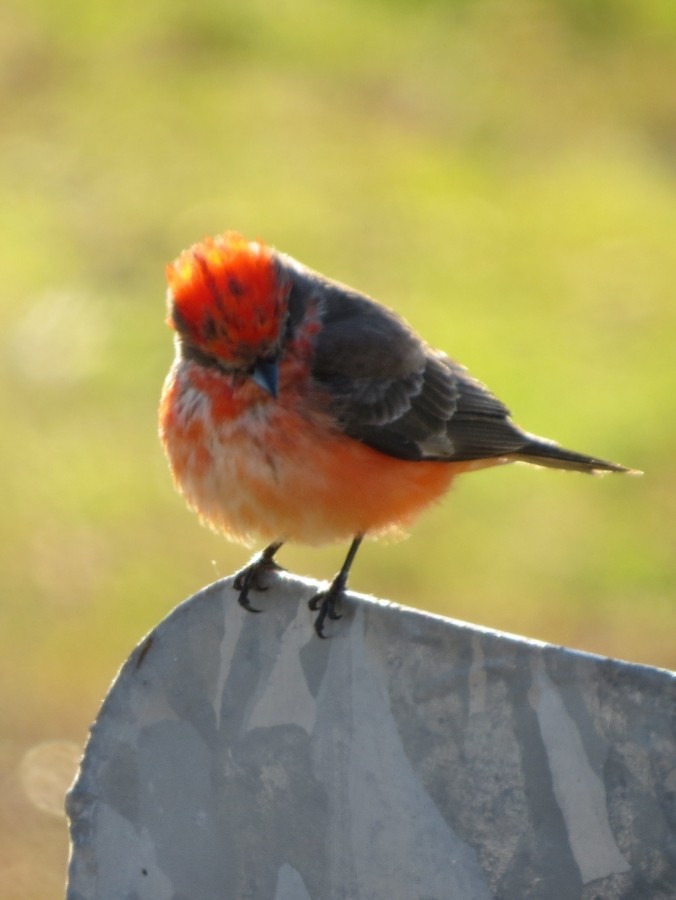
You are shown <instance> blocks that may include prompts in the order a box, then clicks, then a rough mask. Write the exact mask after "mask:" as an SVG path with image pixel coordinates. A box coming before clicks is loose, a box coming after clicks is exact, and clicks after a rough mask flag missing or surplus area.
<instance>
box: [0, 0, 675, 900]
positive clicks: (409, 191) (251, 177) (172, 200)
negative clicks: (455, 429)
mask: <svg viewBox="0 0 676 900" xmlns="http://www.w3.org/2000/svg"><path fill="white" fill-rule="evenodd" d="M675 51H676V6H674V5H673V4H672V3H670V2H669V0H644V2H641V3H637V2H634V0H549V2H547V0H503V2H500V0H492V2H490V0H476V2H470V0H462V2H461V0H455V2H442V0H438V2H432V0H428V2H424V0H423V2H421V0H416V2H413V0H410V2H405V0H398V2H397V0H390V2H387V0H345V2H337V0H330V2H329V0H320V2H314V3H313V2H311V0H282V2H279V3H269V2H263V0H254V2H220V3H219V2H216V0H201V2H199V3H195V2H188V0H175V2H169V0H145V2H138V0H137V2H129V0H117V2H115V3H113V2H105V0H102V2H93V3H88V2H85V0H60V2H58V3H54V2H52V0H9V2H6V3H4V4H3V5H2V7H1V9H0V109H1V110H2V114H1V117H0V160H1V168H0V223H1V239H0V278H1V280H2V281H1V283H2V291H1V293H0V325H1V331H0V351H1V359H0V365H1V367H2V371H1V378H0V409H1V411H2V423H1V427H0V471H1V472H2V494H1V498H2V502H1V503H0V541H1V544H0V558H1V563H0V566H1V568H0V580H1V599H0V675H1V678H2V681H1V685H0V692H1V693H0V894H1V895H2V896H3V897H4V898H6V900H14V898H16V900H32V898H38V897H39V898H57V897H60V896H61V895H62V885H63V876H64V866H65V858H66V846H67V837H66V829H65V822H64V820H63V819H62V818H59V817H58V815H57V814H56V812H58V803H59V797H60V793H59V791H60V787H59V785H60V781H59V777H61V780H63V776H59V775H58V772H56V771H51V769H50V765H51V764H50V760H51V761H52V763H53V761H54V760H57V761H58V760H59V759H61V756H60V755H59V754H62V755H65V757H66V758H67V757H68V754H69V753H72V750H73V748H77V747H78V746H80V745H81V744H82V743H83V742H84V740H85V737H86V733H87V726H88V724H89V722H90V721H91V720H92V718H93V717H94V715H95V713H96V711H97V708H98V705H99V702H100V700H101V698H102V697H103V695H104V693H105V691H106V688H107V686H108V684H109V682H110V680H111V678H112V677H113V675H114V673H115V671H116V669H117V668H118V666H119V665H120V663H121V662H122V660H123V659H124V658H125V655H126V654H127V653H128V651H129V650H130V649H131V648H132V646H133V645H134V644H135V643H136V641H137V640H138V639H139V638H140V637H141V635H143V634H144V632H145V631H146V630H147V629H149V628H151V627H152V626H153V625H154V624H155V623H156V622H157V621H158V620H159V619H160V618H162V617H163V616H164V615H166V614H167V613H168V612H169V610H170V609H171V608H172V606H173V605H174V604H176V603H177V602H178V601H180V600H182V599H183V598H185V597H186V596H188V595H190V594H191V593H193V592H194V591H195V590H197V589H198V588H200V587H201V586H203V585H204V584H206V583H207V582H209V581H212V580H214V579H215V578H217V577H219V576H221V575H226V574H228V573H230V572H232V571H233V570H234V569H236V568H237V567H239V566H240V565H242V563H243V562H244V561H245V559H246V558H247V551H245V550H243V549H241V548H237V547H232V546H229V545H228V544H227V543H226V542H225V541H223V540H222V539H219V538H218V537H216V536H215V535H212V534H210V533H209V532H207V531H206V530H204V529H202V528H200V527H199V525H198V524H197V521H196V520H195V519H194V517H193V516H192V515H191V514H190V513H189V512H188V511H187V510H186V509H185V508H184V506H183V503H182V501H181V500H180V498H178V497H177V496H175V495H174V493H173V491H172V488H171V484H170V479H169V476H168V473H167V470H166V466H165V461H164V459H163V457H162V455H161V451H160V448H159V445H158V442H157V438H156V424H155V416H156V406H157V398H158V393H159V390H160V385H161V382H162V379H163V376H164V373H165V371H166V370H167V368H168V366H169V363H170V360H171V357H172V346H171V337H170V334H169V332H168V331H167V329H166V328H165V326H164V324H163V317H164V281H163V266H164V264H165V262H166V261H168V260H169V259H171V258H172V257H173V256H174V255H175V254H176V253H177V252H178V251H179V250H180V249H181V248H182V247H184V246H185V245H187V244H189V243H192V242H193V241H194V240H196V239H198V238H200V237H201V236H203V235H204V234H206V233H213V232H218V231H220V230H223V229H226V228H235V229H238V230H241V231H242V232H243V233H245V234H246V235H247V236H250V237H260V238H263V239H264V240H266V241H268V242H270V243H272V244H274V245H276V246H278V247H279V248H280V249H283V250H285V251H286V252H289V253H291V254H292V255H294V256H296V257H297V258H299V259H300V260H302V261H303V262H305V263H307V264H308V265H310V266H312V267H314V268H317V269H319V270H321V271H323V272H325V273H326V274H328V275H331V276H333V277H336V278H339V279H340V280H342V281H346V282H348V283H351V284H353V285H355V286H356V287H359V288H360V289H362V290H365V291H367V292H369V293H371V294H373V295H374V296H376V297H377V298H379V299H381V300H383V301H384V302H386V303H387V304H389V305H391V306H393V307H395V308H396V309H398V310H400V311H401V312H402V313H404V314H405V315H406V317H407V318H408V319H409V320H410V321H411V322H412V323H413V324H414V325H415V326H416V327H417V328H418V329H419V330H420V331H422V333H423V334H425V335H426V336H427V337H428V338H429V339H430V340H431V342H432V343H434V344H437V345H438V346H441V347H443V348H444V349H446V350H447V351H448V352H450V353H451V355H454V356H456V357H457V358H458V359H460V360H461V361H463V362H464V363H466V364H467V365H468V366H469V367H470V369H471V370H472V371H473V372H474V373H475V374H476V375H477V376H478V377H480V378H482V379H483V380H485V381H486V382H487V383H488V384H489V385H490V386H491V387H492V388H493V389H494V390H495V391H496V393H498V395H499V396H501V397H502V398H503V399H505V400H506V401H507V402H508V403H509V404H510V406H511V407H512V409H513V411H514V413H515V417H516V418H517V420H518V421H519V422H520V423H521V424H523V425H524V426H525V427H527V428H529V429H531V430H534V431H538V432H540V433H543V434H545V435H548V436H551V437H555V438H557V439H558V440H560V441H561V442H562V443H565V444H567V445H569V446H572V447H575V448H577V449H580V450H583V451H589V452H592V453H596V454H598V455H601V456H606V457H608V458H611V459H617V460H619V461H621V462H623V463H625V464H627V465H632V466H636V467H639V468H642V469H645V471H646V475H645V477H644V478H643V479H631V478H619V477H612V478H606V479H603V480H601V479H591V478H585V477H583V476H577V475H574V474H562V473H558V472H543V471H539V470H532V469H527V468H525V467H516V466H514V467H510V468H507V469H496V470H492V471H489V472H484V473H479V474H477V475H475V476H473V477H467V478H465V479H464V480H461V481H459V482H458V483H457V484H456V486H455V488H454V491H453V493H452V496H450V497H448V498H447V499H446V500H445V501H444V502H443V503H442V504H441V505H439V506H438V507H437V508H435V509H434V510H433V511H432V512H431V513H430V514H428V515H427V517H426V518H425V519H424V520H423V521H422V522H421V523H420V525H419V527H418V528H417V529H416V530H415V533H414V535H413V537H412V538H411V539H410V540H409V541H407V542H405V543H403V544H400V545H397V546H395V547H392V546H387V545H371V546H367V547H365V548H364V549H363V551H362V553H361V554H360V556H359V558H358V561H357V563H356V565H355V568H354V571H353V579H352V586H353V587H354V588H355V589H357V590H360V591H365V592H373V593H375V594H378V595H380V596H385V597H389V598H391V599H394V600H396V601H399V602H403V603H408V604H414V605H417V606H420V607H422V608H424V609H429V610H433V611H435V612H439V613H443V614H447V615H451V616H455V617H458V618H463V619H468V620H470V621H473V622H478V623H481V624H482V625H486V626H491V627H494V628H500V629H506V630H509V631H512V632H518V633H522V634H526V635H530V636H533V637H537V638H541V639H544V640H548V641H553V642H560V643H566V644H569V645H572V646H575V647H579V648H583V649H587V650H591V651H595V652H598V653H603V654H610V655H614V656H618V657H622V658H625V659H630V660H635V661H640V662H644V663H650V664H654V665H661V666H670V667H672V668H676V641H675V633H676V603H675V599H676V597H675V593H676V592H675V586H676V585H675V583H676V579H675V577H674V544H675V540H674V534H675V526H674V518H675V514H676V490H675V489H676V474H675V465H674V451H675V449H676V447H675V443H676V441H675V438H676V418H675V415H674V413H675V407H676V401H675V398H676V328H675V324H676V300H675V295H676V87H675V86H676V56H675ZM344 550H345V548H344V547H333V548H328V549H326V550H320V551H318V550H311V549H307V548H302V547H293V548H287V549H285V550H284V551H283V553H282V554H281V555H280V559H281V561H282V562H283V563H284V564H286V565H288V566H289V567H290V568H291V569H292V570H294V571H297V572H301V573H303V574H308V575H314V576H317V577H328V576H329V575H331V574H332V573H333V572H334V570H335V569H336V567H337V566H338V564H339V562H340V560H341V558H342V555H343V553H344ZM308 627H309V624H308ZM401 652H402V653H405V652H406V647H405V646H402V648H401ZM52 742H59V743H52ZM43 751H44V756H42V755H41V754H42V753H43ZM36 760H37V761H38V762H37V763H36ZM40 760H43V763H40ZM45 761H46V762H45ZM61 768H62V770H63V771H66V772H68V771H69V768H68V762H67V760H66V762H65V763H64V764H63V766H62V767H61ZM40 779H42V781H41V780H40ZM50 779H51V781H50ZM43 782H44V783H43ZM36 785H37V787H36ZM41 785H42V787H41ZM45 785H46V786H45ZM50 791H51V794H50V793H49V792H50ZM41 794H42V795H44V796H45V797H47V800H44V802H41V801H40V796H41ZM50 797H51V800H50V799H49V798H50ZM55 798H56V799H55ZM41 806H46V807H47V808H48V809H52V812H49V811H44V810H43V809H41V808H40V807H41Z"/></svg>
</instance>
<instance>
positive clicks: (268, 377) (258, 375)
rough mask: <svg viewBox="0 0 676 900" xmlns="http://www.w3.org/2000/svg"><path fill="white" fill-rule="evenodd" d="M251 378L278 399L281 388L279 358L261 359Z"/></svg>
mask: <svg viewBox="0 0 676 900" xmlns="http://www.w3.org/2000/svg"><path fill="white" fill-rule="evenodd" d="M250 377H251V378H252V379H253V381H255V382H256V384H257V385H258V386H259V387H261V388H263V390H264V391H267V392H268V394H272V396H273V397H274V398H275V399H277V388H278V386H279V358H278V357H277V356H275V357H273V358H272V359H259V360H258V362H257V363H256V365H255V367H254V369H253V371H252V373H251V376H250Z"/></svg>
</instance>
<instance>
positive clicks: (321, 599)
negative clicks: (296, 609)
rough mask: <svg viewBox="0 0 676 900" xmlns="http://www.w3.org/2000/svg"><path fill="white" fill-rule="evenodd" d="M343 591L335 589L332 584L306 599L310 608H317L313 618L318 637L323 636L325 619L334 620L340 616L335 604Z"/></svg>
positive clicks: (338, 601) (314, 609) (339, 599)
mask: <svg viewBox="0 0 676 900" xmlns="http://www.w3.org/2000/svg"><path fill="white" fill-rule="evenodd" d="M343 593H344V591H343V590H342V589H339V590H337V589H335V588H334V587H333V585H332V586H331V587H330V588H329V589H328V590H326V591H319V593H317V594H315V595H314V596H313V597H311V598H310V600H309V601H308V606H309V607H310V609H311V610H313V612H314V611H316V610H319V615H318V616H317V618H316V619H315V623H314V626H315V631H316V633H317V635H318V636H319V637H320V638H325V637H326V635H325V634H324V623H325V622H326V620H327V619H331V620H332V621H336V620H337V619H340V618H341V615H340V613H339V612H338V610H337V608H336V607H337V606H338V604H339V603H340V601H341V600H342V598H343Z"/></svg>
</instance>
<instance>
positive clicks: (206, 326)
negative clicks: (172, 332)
mask: <svg viewBox="0 0 676 900" xmlns="http://www.w3.org/2000/svg"><path fill="white" fill-rule="evenodd" d="M166 274H167V282H168V284H169V316H168V323H169V325H170V326H171V327H172V328H175V329H176V330H177V331H178V332H180V333H181V334H182V335H183V336H184V337H186V338H187V339H189V340H190V341H192V342H193V343H195V344H196V345H197V346H199V347H202V348H204V349H206V350H208V351H209V352H210V353H211V354H213V355H215V356H217V357H219V358H221V359H224V360H228V361H230V360H237V359H241V358H246V357H248V356H251V355H252V353H257V352H259V351H260V349H261V348H266V347H269V346H272V345H274V344H275V342H276V341H277V338H278V336H279V328H280V322H281V320H282V314H283V312H284V310H285V300H286V297H285V294H286V291H285V284H284V283H283V282H282V281H280V277H279V267H278V266H277V265H276V262H275V254H274V251H273V250H271V249H270V248H269V247H266V246H265V245H264V244H261V243H257V242H255V241H247V240H246V239H245V238H243V237H242V236H241V235H239V234H237V233H236V232H232V231H226V232H225V233H224V234H223V235H220V236H218V237H216V238H210V237H207V238H204V240H202V241H200V242H199V243H197V244H194V245H193V246H192V247H190V248H188V249H187V250H184V251H183V252H182V253H181V254H180V256H179V257H178V258H177V259H176V260H175V261H174V262H173V263H171V264H170V265H168V266H167V269H166Z"/></svg>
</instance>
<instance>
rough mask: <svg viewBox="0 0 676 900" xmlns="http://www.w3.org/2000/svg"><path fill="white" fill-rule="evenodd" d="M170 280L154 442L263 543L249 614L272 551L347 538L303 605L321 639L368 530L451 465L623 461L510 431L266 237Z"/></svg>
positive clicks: (452, 378)
mask: <svg viewBox="0 0 676 900" xmlns="http://www.w3.org/2000/svg"><path fill="white" fill-rule="evenodd" d="M167 278H168V283H169V291H168V305H169V315H168V322H169V324H170V325H171V326H172V328H174V330H175V332H176V359H175V362H174V364H173V366H172V368H171V371H170V372H169V375H168V377H167V379H166V382H165V385H164V389H163V393H162V400H161V405H160V436H161V439H162V442H163V445H164V448H165V450H166V453H167V456H168V458H169V462H170V465H171V470H172V473H173V477H174V481H175V484H176V486H177V488H178V490H179V491H180V492H181V493H182V494H183V496H184V497H185V499H186V500H187V502H188V504H189V505H190V506H191V507H192V508H193V509H194V510H195V511H196V512H197V513H198V515H199V516H200V518H201V519H202V520H203V521H205V522H206V523H208V524H209V525H211V526H212V527H213V528H215V529H217V530H219V531H222V532H223V533H225V535H226V536H227V537H228V538H230V539H231V540H235V541H239V542H242V543H246V544H250V543H252V542H253V541H254V540H256V539H261V538H262V539H264V540H266V541H268V542H270V543H269V546H268V547H267V548H266V550H264V551H263V552H262V553H261V554H259V555H258V556H257V557H255V558H254V560H253V561H252V563H251V564H250V565H249V566H248V567H247V568H246V569H244V570H243V571H242V572H241V573H240V575H239V576H238V580H237V585H238V588H239V589H240V602H241V603H242V605H244V606H246V607H247V608H249V609H251V608H252V607H251V606H250V604H249V592H250V590H251V589H252V588H256V587H260V586H261V578H260V576H261V574H262V573H263V572H264V571H265V569H266V568H276V563H275V562H274V555H275V553H276V552H277V550H278V549H279V547H280V546H281V545H282V543H284V542H286V541H300V542H305V543H309V544H320V543H324V542H328V541H335V540H348V539H351V540H352V545H351V548H350V553H349V554H348V558H347V559H346V562H345V564H344V566H343V568H342V569H341V571H340V572H339V573H338V575H337V576H336V578H335V579H334V581H333V583H332V585H331V587H330V588H329V589H328V590H327V591H323V592H321V593H320V594H319V595H318V596H317V597H316V598H314V600H313V601H311V606H312V608H314V609H319V616H318V617H317V621H316V623H315V627H316V629H317V632H318V633H319V634H320V635H322V634H323V628H324V623H325V619H326V618H327V617H329V618H337V617H338V613H337V612H336V607H337V605H338V602H339V600H340V597H341V595H342V593H343V592H344V590H345V586H346V582H347V575H348V572H349V567H350V565H351V563H352V560H353V558H354V555H355V553H356V550H357V548H358V546H359V543H360V541H361V539H362V538H363V536H365V535H369V536H378V535H384V534H387V533H388V532H393V531H402V530H405V529H406V528H408V527H409V526H410V525H411V524H412V522H413V521H414V520H415V519H416V517H417V516H418V515H419V514H420V513H421V512H422V511H423V510H424V509H425V508H426V507H427V506H429V505H430V504H431V503H432V502H434V501H435V500H436V499H437V498H439V497H440V496H441V495H443V494H444V493H445V491H446V490H448V488H449V486H450V484H451V482H452V480H453V478H454V477H455V476H456V475H458V474H461V473H463V472H467V471H471V470H474V469H478V468H483V467H486V466H493V465H499V464H503V463H508V462H514V461H522V462H529V463H533V464H535V465H540V466H549V467H556V468H563V469H574V470H577V471H582V472H592V473H594V472H626V471H628V470H627V469H626V468H625V467H623V466H620V465H617V464H616V463H612V462H607V461H605V460H602V459H598V458H596V457H591V456H586V455H584V454H581V453H576V452H573V451H569V450H565V449H563V448H562V447H560V446H559V445H558V444H556V443H554V442H553V441H549V440H545V439H543V438H539V437H536V436H535V435H532V434H529V433H527V432H525V431H522V430H521V429H520V428H519V427H518V426H517V425H515V424H514V423H513V422H512V420H511V419H510V415H509V410H508V409H507V408H506V407H505V406H504V404H503V403H502V402H501V401H500V400H498V399H497V398H496V397H494V396H493V394H492V393H491V392H490V391H489V390H488V389H487V388H486V387H485V386H484V385H483V384H482V383H481V382H479V381H477V380H476V379H475V378H473V377H472V376H471V375H470V374H469V373H468V372H467V370H466V369H465V368H464V367H463V366H461V365H459V364H458V363H456V362H454V361H453V360H452V359H450V358H449V357H448V356H446V355H445V354H444V353H442V352H440V351H438V350H434V349H432V348H431V347H430V346H428V344H426V343H425V342H424V341H423V340H422V339H421V338H420V337H419V336H418V335H417V334H416V333H415V332H414V331H413V329H412V328H410V326H409V325H408V324H407V323H406V322H404V320H403V319H401V318H400V317H399V316H397V315H396V314H395V313H393V312H391V311H390V310H388V309H387V308H385V307H384V306H382V305H381V304H380V303H378V302H376V301H375V300H372V299H371V298H370V297H367V296H365V295H364V294H361V293H359V292H357V291H355V290H352V289H351V288H348V287H346V286H344V285H342V284H338V283H337V282H335V281H331V280H329V279H327V278H325V277H323V276H321V275H319V274H317V273H316V272H313V271H311V270H309V269H307V268H306V267H305V266H303V265H301V264H300V263H298V262H296V261H295V260H293V259H292V258H291V257H289V256H286V255H284V254H281V253H278V252H277V251H275V250H273V249H271V248H269V247H267V246H266V245H264V244H262V243H259V242H255V241H254V242H251V241H247V240H245V239H244V238H242V237H241V236H240V235H238V234H235V233H233V232H226V233H225V234H223V235H222V236H220V237H216V238H213V239H212V238H206V239H204V240H203V241H201V242H200V243H198V244H195V245H194V246H193V247H191V248H189V249H188V250H186V251H184V252H183V253H182V254H181V255H180V256H179V257H178V259H177V260H176V261H175V262H174V263H173V264H172V265H170V266H168V267H167Z"/></svg>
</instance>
